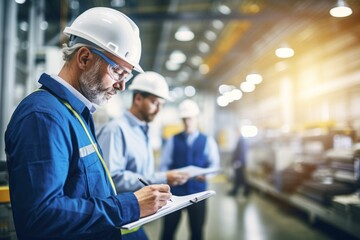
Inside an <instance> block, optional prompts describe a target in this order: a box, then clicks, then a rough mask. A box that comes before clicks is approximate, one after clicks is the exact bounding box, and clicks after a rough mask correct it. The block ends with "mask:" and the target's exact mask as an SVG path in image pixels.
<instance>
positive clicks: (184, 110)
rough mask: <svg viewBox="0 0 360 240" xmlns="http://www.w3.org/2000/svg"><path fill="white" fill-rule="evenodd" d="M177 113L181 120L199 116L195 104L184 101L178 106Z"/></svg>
mask: <svg viewBox="0 0 360 240" xmlns="http://www.w3.org/2000/svg"><path fill="white" fill-rule="evenodd" d="M179 112H180V117H181V118H190V117H196V116H197V115H199V113H200V110H199V107H198V105H197V104H196V102H194V101H193V100H190V99H185V100H184V101H182V102H181V103H180V104H179Z"/></svg>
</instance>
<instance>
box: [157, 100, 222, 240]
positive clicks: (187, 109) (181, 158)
mask: <svg viewBox="0 0 360 240" xmlns="http://www.w3.org/2000/svg"><path fill="white" fill-rule="evenodd" d="M199 114H200V110H199V107H198V105H197V104H196V102H194V101H193V100H191V99H186V100H184V101H182V102H181V103H180V105H179V115H180V117H181V119H182V121H183V124H184V131H183V132H181V133H179V134H177V135H175V136H173V137H171V138H170V139H169V140H168V141H167V142H166V144H165V146H164V148H163V152H162V155H161V162H160V170H162V171H165V170H169V169H170V170H171V169H177V168H182V167H186V166H189V165H195V166H198V167H202V168H216V169H218V168H219V163H220V157H219V151H218V147H217V144H216V142H215V139H214V138H213V137H211V136H206V135H205V134H203V133H200V131H199V129H198V115H199ZM206 188H207V183H206V178H205V176H199V177H196V178H192V179H189V180H188V181H187V182H186V183H185V184H183V185H181V186H176V187H172V188H171V192H172V194H174V195H177V196H184V195H188V194H193V193H197V192H201V191H205V190H206ZM186 209H187V211H188V216H189V222H190V225H189V226H190V230H191V239H192V240H201V239H204V235H203V229H204V223H205V217H206V216H205V214H206V200H205V201H201V202H198V203H196V204H192V205H190V206H189V207H187V208H186ZM181 213H182V211H177V212H174V213H172V214H169V215H167V216H165V218H164V219H163V229H162V235H161V239H163V240H171V239H174V237H175V232H176V229H177V226H178V224H179V222H180V218H181Z"/></svg>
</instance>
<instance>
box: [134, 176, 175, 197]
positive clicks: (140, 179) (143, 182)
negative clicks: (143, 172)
mask: <svg viewBox="0 0 360 240" xmlns="http://www.w3.org/2000/svg"><path fill="white" fill-rule="evenodd" d="M138 179H139V181H140V182H141V183H142V184H144V186H149V184H148V183H147V182H145V180H144V179H142V178H138ZM169 201H171V202H172V200H171V198H170V199H169Z"/></svg>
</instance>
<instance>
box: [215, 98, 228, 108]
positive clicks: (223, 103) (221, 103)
mask: <svg viewBox="0 0 360 240" xmlns="http://www.w3.org/2000/svg"><path fill="white" fill-rule="evenodd" d="M216 102H217V104H218V105H219V106H220V107H226V106H227V105H228V104H229V102H228V100H227V99H226V97H225V96H219V97H218V98H217V99H216Z"/></svg>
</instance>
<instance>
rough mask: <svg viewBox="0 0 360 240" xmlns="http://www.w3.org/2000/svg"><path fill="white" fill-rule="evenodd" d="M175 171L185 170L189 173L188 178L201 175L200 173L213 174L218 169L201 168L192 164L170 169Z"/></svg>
mask: <svg viewBox="0 0 360 240" xmlns="http://www.w3.org/2000/svg"><path fill="white" fill-rule="evenodd" d="M172 170H176V171H181V172H185V173H187V174H188V175H189V177H190V178H193V177H197V176H201V175H207V174H213V173H217V172H219V171H220V169H219V168H201V167H197V166H194V165H189V166H186V167H182V168H176V169H172Z"/></svg>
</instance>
